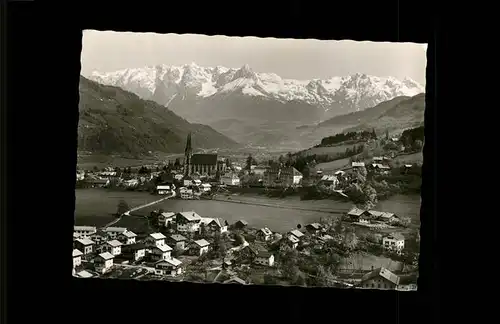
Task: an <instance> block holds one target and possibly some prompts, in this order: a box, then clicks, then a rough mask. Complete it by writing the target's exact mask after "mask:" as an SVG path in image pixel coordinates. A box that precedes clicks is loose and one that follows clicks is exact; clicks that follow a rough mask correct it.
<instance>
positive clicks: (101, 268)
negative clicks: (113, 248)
mask: <svg viewBox="0 0 500 324" xmlns="http://www.w3.org/2000/svg"><path fill="white" fill-rule="evenodd" d="M114 258H115V256H114V255H113V254H111V253H109V252H103V253H101V254H99V255H98V256H97V257H96V258H95V259H94V267H95V271H97V272H99V273H106V272H108V271H109V270H111V268H113V264H114Z"/></svg>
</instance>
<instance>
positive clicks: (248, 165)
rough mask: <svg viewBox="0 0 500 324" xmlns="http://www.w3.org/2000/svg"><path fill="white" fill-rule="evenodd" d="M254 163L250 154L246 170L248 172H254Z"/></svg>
mask: <svg viewBox="0 0 500 324" xmlns="http://www.w3.org/2000/svg"><path fill="white" fill-rule="evenodd" d="M252 163H253V157H252V154H249V155H248V157H247V162H246V169H247V170H248V172H250V171H251V170H252Z"/></svg>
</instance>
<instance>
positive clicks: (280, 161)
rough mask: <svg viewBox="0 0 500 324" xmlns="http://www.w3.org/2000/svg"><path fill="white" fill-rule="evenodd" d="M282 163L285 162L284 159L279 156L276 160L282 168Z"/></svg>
mask: <svg viewBox="0 0 500 324" xmlns="http://www.w3.org/2000/svg"><path fill="white" fill-rule="evenodd" d="M284 162H285V157H284V156H283V155H280V156H279V158H278V164H279V165H280V166H283V164H284Z"/></svg>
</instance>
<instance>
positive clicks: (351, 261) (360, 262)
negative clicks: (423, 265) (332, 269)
mask: <svg viewBox="0 0 500 324" xmlns="http://www.w3.org/2000/svg"><path fill="white" fill-rule="evenodd" d="M340 267H341V268H342V269H360V270H372V267H373V269H376V268H380V267H384V268H386V269H389V270H390V271H400V270H401V269H402V268H403V264H402V263H401V262H399V261H393V260H391V259H389V258H386V257H379V256H375V255H372V254H368V253H357V254H355V255H353V256H351V257H350V258H348V259H343V260H342V262H341V266H340Z"/></svg>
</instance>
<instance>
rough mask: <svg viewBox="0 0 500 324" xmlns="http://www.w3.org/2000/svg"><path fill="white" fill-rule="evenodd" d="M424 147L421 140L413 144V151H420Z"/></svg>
mask: <svg viewBox="0 0 500 324" xmlns="http://www.w3.org/2000/svg"><path fill="white" fill-rule="evenodd" d="M423 146H424V143H423V142H422V141H421V140H416V141H415V142H414V143H413V149H415V150H418V151H420V150H421V149H422V148H423Z"/></svg>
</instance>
